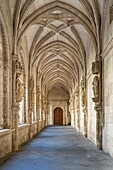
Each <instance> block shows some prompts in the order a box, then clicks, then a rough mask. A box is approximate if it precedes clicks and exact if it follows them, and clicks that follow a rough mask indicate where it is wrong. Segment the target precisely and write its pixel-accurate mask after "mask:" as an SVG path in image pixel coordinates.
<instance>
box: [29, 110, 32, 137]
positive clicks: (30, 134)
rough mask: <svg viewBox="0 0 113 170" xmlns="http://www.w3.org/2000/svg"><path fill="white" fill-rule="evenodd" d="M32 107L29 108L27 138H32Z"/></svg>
mask: <svg viewBox="0 0 113 170" xmlns="http://www.w3.org/2000/svg"><path fill="white" fill-rule="evenodd" d="M32 137H33V133H32V108H30V109H29V138H30V139H32Z"/></svg>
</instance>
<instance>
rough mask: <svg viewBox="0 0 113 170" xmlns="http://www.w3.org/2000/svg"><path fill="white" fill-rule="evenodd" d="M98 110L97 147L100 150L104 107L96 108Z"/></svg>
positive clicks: (98, 106)
mask: <svg viewBox="0 0 113 170" xmlns="http://www.w3.org/2000/svg"><path fill="white" fill-rule="evenodd" d="M95 110H96V145H97V148H98V149H100V150H101V149H102V107H101V106H100V105H96V106H95Z"/></svg>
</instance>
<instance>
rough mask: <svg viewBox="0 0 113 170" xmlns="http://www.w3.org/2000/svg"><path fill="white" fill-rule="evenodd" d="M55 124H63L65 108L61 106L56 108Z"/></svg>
mask: <svg viewBox="0 0 113 170" xmlns="http://www.w3.org/2000/svg"><path fill="white" fill-rule="evenodd" d="M54 125H63V110H62V109H61V108H60V107H57V108H56V109H55V110H54Z"/></svg>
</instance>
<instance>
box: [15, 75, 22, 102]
mask: <svg viewBox="0 0 113 170" xmlns="http://www.w3.org/2000/svg"><path fill="white" fill-rule="evenodd" d="M15 87H16V101H17V102H21V101H22V97H23V96H24V86H23V83H22V82H21V80H20V74H19V73H17V75H16V86H15Z"/></svg>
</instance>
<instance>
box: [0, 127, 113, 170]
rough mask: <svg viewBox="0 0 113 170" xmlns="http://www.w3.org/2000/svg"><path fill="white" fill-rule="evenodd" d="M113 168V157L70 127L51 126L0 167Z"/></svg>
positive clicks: (25, 169) (28, 169)
mask: <svg viewBox="0 0 113 170" xmlns="http://www.w3.org/2000/svg"><path fill="white" fill-rule="evenodd" d="M21 169H22V170H50V169H54V170H113V159H112V158H110V157H109V156H108V155H107V154H105V153H104V152H103V151H100V150H97V148H96V147H95V145H94V144H93V143H92V142H91V141H89V140H88V139H86V138H85V137H83V136H82V135H81V134H80V133H78V132H76V131H75V130H74V128H72V127H71V126H50V127H48V128H46V129H45V130H44V131H42V132H41V133H40V134H39V135H37V136H36V137H35V138H34V139H32V140H31V141H30V142H29V143H28V144H25V145H23V146H21V147H20V149H19V151H18V152H17V153H14V154H13V155H12V156H11V157H10V158H9V159H8V160H7V161H5V163H4V164H3V165H2V166H1V167H0V170H21Z"/></svg>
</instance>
